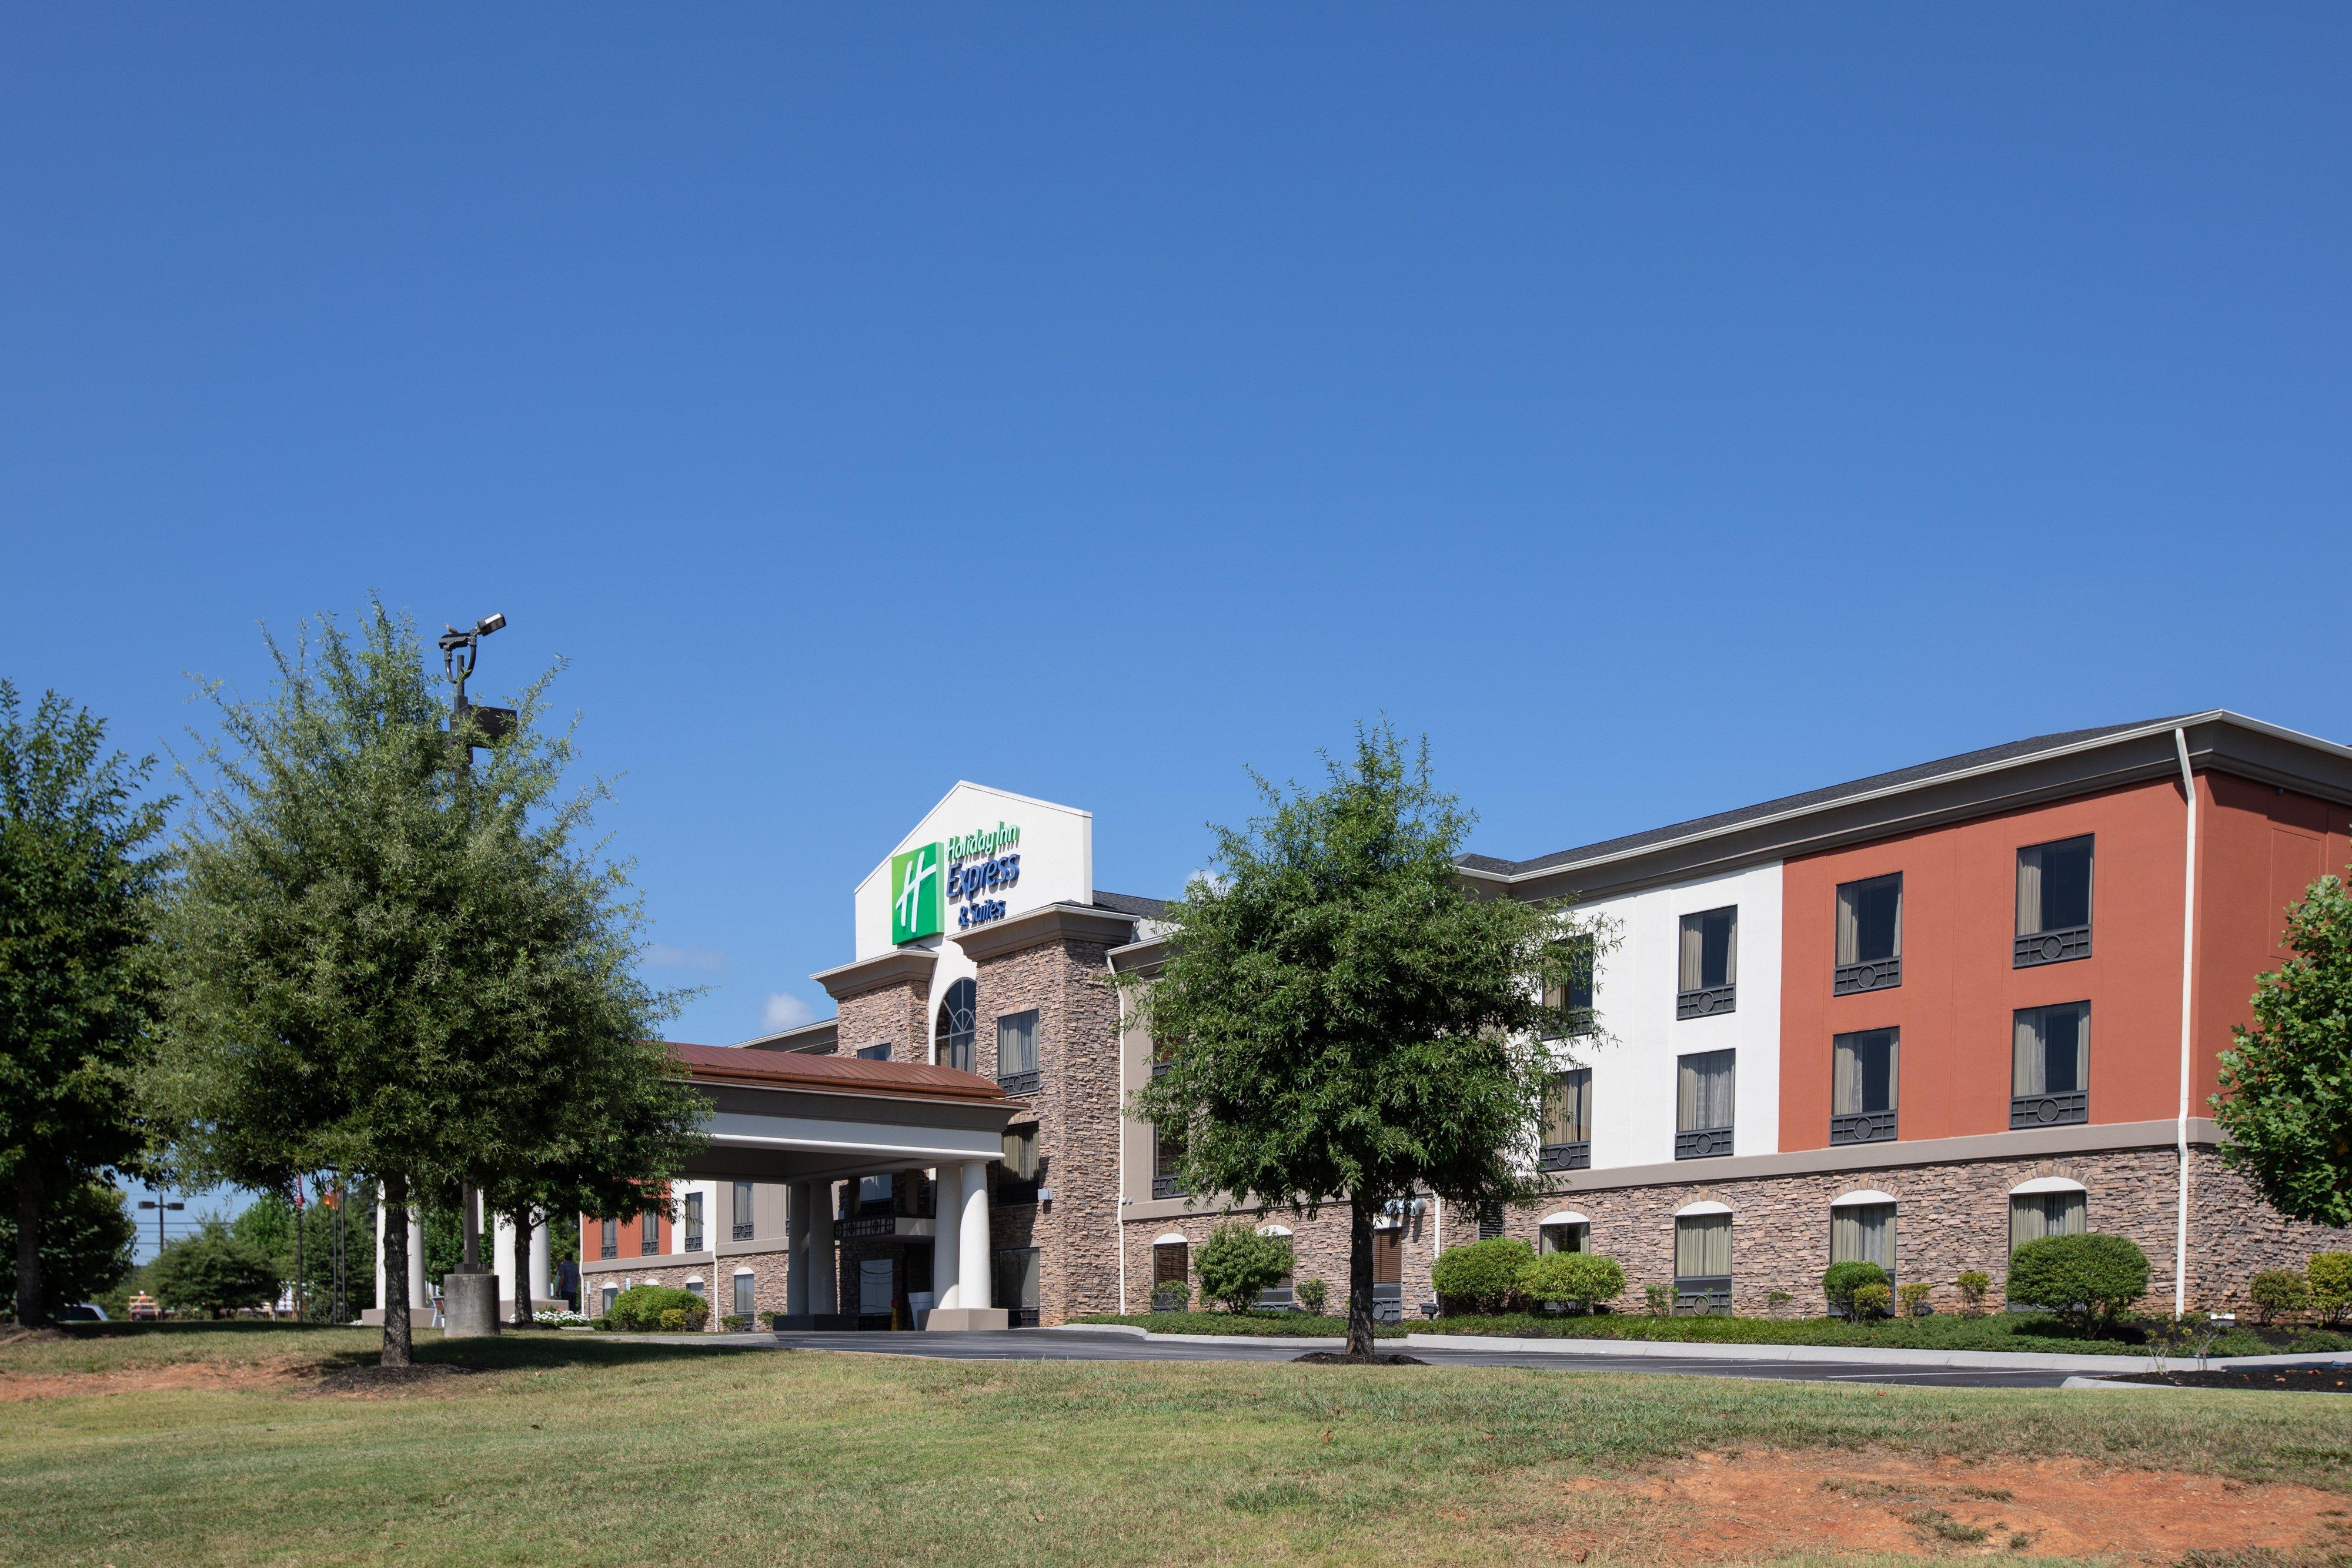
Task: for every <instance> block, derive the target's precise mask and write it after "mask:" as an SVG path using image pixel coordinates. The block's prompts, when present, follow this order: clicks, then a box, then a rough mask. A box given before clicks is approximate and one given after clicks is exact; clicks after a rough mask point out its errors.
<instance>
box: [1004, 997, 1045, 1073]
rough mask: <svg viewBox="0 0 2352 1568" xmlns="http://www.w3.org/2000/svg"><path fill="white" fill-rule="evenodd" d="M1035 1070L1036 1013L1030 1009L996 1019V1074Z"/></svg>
mask: <svg viewBox="0 0 2352 1568" xmlns="http://www.w3.org/2000/svg"><path fill="white" fill-rule="evenodd" d="M1034 1071H1037V1015H1036V1013H1035V1012H1034V1010H1032V1011H1030V1012H1025V1013H1014V1014H1013V1015H1012V1016H1011V1017H1009V1018H1001V1019H997V1020H996V1075H997V1076H998V1077H999V1078H1010V1077H1012V1076H1013V1074H1014V1073H1016V1072H1034Z"/></svg>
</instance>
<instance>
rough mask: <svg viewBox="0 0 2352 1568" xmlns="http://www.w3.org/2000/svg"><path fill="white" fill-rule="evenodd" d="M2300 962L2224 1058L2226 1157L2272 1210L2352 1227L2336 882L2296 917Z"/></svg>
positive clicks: (2350, 952)
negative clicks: (2248, 1179) (2248, 1178)
mask: <svg viewBox="0 0 2352 1568" xmlns="http://www.w3.org/2000/svg"><path fill="white" fill-rule="evenodd" d="M2286 936H2287V943H2288V945H2289V946H2291V947H2293V948H2294V957H2292V958H2289V959H2288V960H2287V961H2286V962H2285V963H2284V964H2282V965H2280V966H2279V967H2277V968H2276V969H2273V970H2272V971H2270V972H2269V973H2268V974H2265V975H2263V976H2261V977H2259V978H2257V979H2256V980H2255V982H2254V998H2253V1011H2254V1022H2253V1027H2252V1028H2251V1029H2247V1028H2239V1029H2236V1030H2231V1036H2232V1039H2233V1040H2234V1043H2233V1044H2232V1045H2231V1049H2229V1050H2228V1051H2223V1052H2222V1053H2221V1092H2219V1093H2217V1094H2215V1095H2214V1096H2213V1099H2212V1102H2211V1103H2212V1106H2213V1119H2214V1120H2215V1121H2216V1122H2218V1123H2219V1124H2221V1132H2222V1134H2223V1137H2222V1143H2221V1157H2222V1158H2223V1159H2225V1160H2227V1161H2228V1162H2230V1163H2231V1165H2233V1166H2237V1167H2238V1168H2239V1169H2240V1170H2242V1171H2243V1172H2245V1173H2246V1175H2247V1176H2248V1177H2250V1178H2251V1179H2252V1182H2253V1184H2254V1186H2256V1188H2258V1189H2259V1190H2260V1191H2261V1193H2262V1195H2263V1197H2264V1198H2265V1199H2267V1200H2268V1201H2269V1203H2270V1206H2271V1207H2273V1208H2275V1209H2277V1210H2278V1211H2279V1212H2280V1213H2281V1214H2284V1215H2285V1216H2286V1217H2287V1218H2290V1219H2303V1220H2308V1221H2310V1222H2312V1223H2313V1224H2316V1225H2326V1226H2336V1227H2341V1226H2345V1225H2352V895H2347V892H2346V889H2345V885H2344V883H2343V882H2342V881H2341V880H2340V879H2338V878H2336V877H2335V876H2323V877H2321V878H2320V879H2319V880H2318V881H2317V882H2315V883H2312V884H2311V887H2310V889H2309V890H2308V892H2307V893H2306V894H2305V897H2304V900H2303V902H2302V903H2300V904H2296V905H2294V907H2293V908H2292V909H2290V910H2288V911H2287V925H2286Z"/></svg>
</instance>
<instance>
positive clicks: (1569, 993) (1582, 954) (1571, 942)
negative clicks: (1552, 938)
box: [1544, 936, 1594, 1039]
mask: <svg viewBox="0 0 2352 1568" xmlns="http://www.w3.org/2000/svg"><path fill="white" fill-rule="evenodd" d="M1552 957H1553V959H1554V960H1555V961H1556V962H1557V963H1558V964H1559V971H1558V972H1557V973H1555V974H1554V975H1552V976H1551V977H1550V978H1549V979H1548V980H1547V981H1546V982H1545V984H1544V1006H1546V1007H1548V1008H1552V1009H1558V1010H1559V1011H1560V1012H1563V1013H1565V1014H1567V1015H1568V1016H1567V1018H1566V1019H1565V1020H1563V1023H1562V1024H1555V1025H1554V1026H1553V1027H1554V1028H1555V1029H1558V1030H1559V1033H1560V1034H1563V1035H1573V1034H1591V1032H1592V967H1593V959H1594V947H1593V941H1592V938H1591V937H1590V936H1572V937H1570V938H1569V939H1568V940H1567V941H1565V942H1555V943H1553V944H1552ZM1552 1038H1554V1039H1557V1038H1559V1036H1558V1035H1555V1036H1553V1037H1552Z"/></svg>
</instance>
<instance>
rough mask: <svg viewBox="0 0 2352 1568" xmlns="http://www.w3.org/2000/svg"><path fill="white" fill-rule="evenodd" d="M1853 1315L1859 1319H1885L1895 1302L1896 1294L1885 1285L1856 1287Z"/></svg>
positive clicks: (1854, 1290)
mask: <svg viewBox="0 0 2352 1568" xmlns="http://www.w3.org/2000/svg"><path fill="white" fill-rule="evenodd" d="M1852 1300H1853V1315H1854V1317H1856V1318H1857V1319H1862V1320H1865V1321H1866V1320H1868V1319H1871V1318H1883V1317H1886V1316H1888V1315H1890V1314H1889V1312H1888V1311H1887V1309H1888V1307H1889V1305H1890V1304H1891V1303H1892V1302H1893V1301H1894V1300H1895V1292H1894V1291H1892V1290H1890V1289H1889V1288H1887V1287H1886V1286H1885V1285H1856V1286H1855V1287H1854V1288H1853V1298H1852Z"/></svg>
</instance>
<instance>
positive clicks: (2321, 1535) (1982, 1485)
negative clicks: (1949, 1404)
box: [1550, 1450, 2352, 1568]
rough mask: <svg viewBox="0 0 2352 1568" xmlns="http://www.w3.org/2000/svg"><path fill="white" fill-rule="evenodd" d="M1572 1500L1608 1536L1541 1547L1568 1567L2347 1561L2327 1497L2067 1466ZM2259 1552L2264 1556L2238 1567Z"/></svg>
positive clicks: (1661, 1474)
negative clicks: (1604, 1524) (1813, 1560)
mask: <svg viewBox="0 0 2352 1568" xmlns="http://www.w3.org/2000/svg"><path fill="white" fill-rule="evenodd" d="M1570 1486H1571V1488H1572V1490H1574V1491H1576V1492H1578V1493H1581V1494H1585V1495H1586V1496H1587V1497H1588V1498H1589V1500H1591V1502H1593V1503H1595V1504H1605V1505H1608V1506H1606V1507H1605V1509H1604V1510H1603V1516H1604V1517H1606V1518H1607V1519H1608V1521H1609V1530H1608V1531H1607V1533H1606V1535H1605V1536H1604V1535H1603V1534H1601V1533H1599V1532H1596V1533H1595V1535H1594V1536H1593V1538H1592V1539H1590V1540H1576V1539H1562V1540H1559V1541H1557V1542H1552V1543H1550V1549H1551V1550H1552V1551H1553V1552H1558V1553H1559V1554H1561V1555H1563V1556H1565V1557H1567V1558H1569V1559H1570V1560H1576V1559H1577V1554H1578V1553H1579V1552H1592V1551H1595V1550H1597V1549H1601V1548H1603V1547H1607V1548H1608V1549H1610V1550H1612V1551H1614V1552H1618V1553H1621V1554H1625V1555H1628V1556H1631V1557H1633V1560H1635V1561H1640V1560H1642V1559H1643V1557H1644V1556H1647V1557H1648V1558H1649V1559H1650V1560H1652V1561H1655V1562H1660V1563H1726V1562H1751V1561H1758V1560H1762V1559H1769V1558H1774V1557H1778V1556H1780V1555H1782V1554H1798V1553H1840V1552H1886V1553H1904V1554H1909V1555H1914V1556H1920V1557H1927V1558H1937V1557H1947V1556H1950V1557H1972V1556H2000V1557H2019V1558H2025V1559H2032V1558H2036V1557H2068V1558H2081V1557H2099V1558H2102V1559H2113V1560H2118V1561H2121V1562H2125V1563H2163V1564H2176V1563H2183V1562H2207V1561H2211V1562H2220V1561H2225V1560H2226V1561H2238V1560H2241V1559H2243V1560H2245V1561H2250V1562H2263V1563H2277V1564H2278V1565H2279V1568H2288V1565H2290V1564H2299V1563H2332V1562H2336V1561H2339V1560H2340V1559H2339V1558H2338V1557H2337V1555H2336V1554H2337V1553H2340V1552H2345V1551H2346V1549H2347V1547H2352V1505H2347V1501H2346V1500H2345V1499H2344V1498H2343V1497H2342V1496H2341V1495H2339V1494H2337V1493H2334V1492H2324V1491H2318V1490H2314V1489H2312V1488H2310V1487H2305V1486H2297V1485H2294V1484H2292V1483H2288V1482H2264V1483H2250V1482H2244V1481H2231V1480H2223V1479H2219V1478H2217V1477H2210V1476H2192V1475H2185V1474H2181V1473H2179V1472H2177V1471H2164V1470H2129V1469H2111V1468H2108V1467H2105V1466H2101V1465H2095V1464H2091V1463H2088V1462H2086V1461H2084V1460H2081V1459H2069V1458H2050V1459H2040V1460H2035V1461H2032V1462H2031V1463H2025V1462H2020V1461H2017V1460H2014V1459H1996V1460H1985V1461H1975V1462H1972V1461H1968V1460H1961V1459H1915V1458H1901V1457H1897V1456H1894V1455H1857V1454H1851V1453H1843V1452H1828V1453H1822V1452H1811V1453H1789V1452H1778V1451H1772V1450H1756V1451H1752V1452H1747V1453H1738V1454H1698V1455H1695V1456H1693V1457H1692V1458H1689V1459H1685V1460H1682V1461H1679V1462H1677V1463H1675V1464H1672V1465H1669V1466H1666V1467H1664V1468H1663V1469H1658V1470H1655V1471H1653V1472H1651V1473H1649V1474H1647V1475H1643V1476H1626V1477H1605V1476H1588V1477H1582V1478H1580V1479H1577V1480H1575V1481H1573V1482H1571V1483H1570ZM2262 1552H2267V1553H2270V1554H2272V1555H2269V1556H2260V1555H2255V1556H2247V1554H2248V1553H2262Z"/></svg>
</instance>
